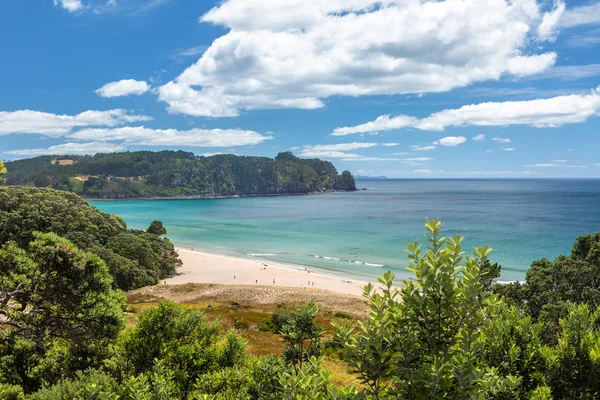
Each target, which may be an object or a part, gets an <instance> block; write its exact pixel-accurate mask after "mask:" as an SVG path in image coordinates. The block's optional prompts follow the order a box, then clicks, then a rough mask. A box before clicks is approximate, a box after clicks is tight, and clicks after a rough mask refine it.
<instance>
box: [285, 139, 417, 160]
mask: <svg viewBox="0 0 600 400" xmlns="http://www.w3.org/2000/svg"><path fill="white" fill-rule="evenodd" d="M398 145H399V143H372V142H352V143H338V144H317V145H306V146H303V147H302V148H292V150H300V153H299V155H300V157H307V158H339V159H342V160H344V161H398V160H399V159H397V158H388V157H373V156H364V155H360V154H355V153H347V151H352V150H360V149H368V148H373V147H378V146H382V147H394V146H398ZM397 154H407V153H397Z"/></svg>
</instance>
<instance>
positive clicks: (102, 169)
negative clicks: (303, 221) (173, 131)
mask: <svg viewBox="0 0 600 400" xmlns="http://www.w3.org/2000/svg"><path fill="white" fill-rule="evenodd" d="M61 159H69V160H72V161H74V164H73V165H59V164H58V163H56V162H55V161H56V160H61ZM53 160H54V162H55V163H54V164H53ZM8 165H9V171H10V172H9V174H8V175H7V182H8V184H10V185H30V186H37V187H51V188H54V189H59V190H66V191H71V192H75V193H77V194H79V195H82V196H85V197H90V198H105V199H123V198H134V197H156V196H160V197H173V196H234V195H241V196H252V195H268V194H269V195H272V194H294V193H297V194H300V193H313V192H322V191H328V190H356V186H355V183H354V177H353V176H352V174H351V173H350V172H348V171H344V172H343V173H342V175H339V176H338V173H337V170H336V169H335V167H334V166H333V165H332V164H331V163H330V162H327V161H321V160H316V159H314V160H303V159H300V158H297V157H295V156H294V155H293V154H291V153H281V154H279V155H278V156H277V157H276V158H275V159H271V158H266V157H241V156H235V155H231V154H222V155H216V156H212V157H196V156H194V154H192V153H187V152H183V151H177V152H175V151H160V152H150V151H138V152H131V153H116V154H96V155H95V156H93V157H90V156H85V157H78V156H62V157H48V156H42V157H36V158H32V159H29V160H18V161H12V162H10V163H9V164H8Z"/></svg>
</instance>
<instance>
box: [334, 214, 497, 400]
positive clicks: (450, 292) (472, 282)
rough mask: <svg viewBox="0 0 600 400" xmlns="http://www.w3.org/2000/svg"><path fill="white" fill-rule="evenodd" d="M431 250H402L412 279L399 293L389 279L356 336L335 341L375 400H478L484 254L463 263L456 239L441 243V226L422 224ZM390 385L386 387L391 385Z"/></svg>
mask: <svg viewBox="0 0 600 400" xmlns="http://www.w3.org/2000/svg"><path fill="white" fill-rule="evenodd" d="M426 228H427V230H428V232H429V234H430V237H429V246H428V247H427V248H426V249H425V250H424V249H423V247H422V246H421V245H419V244H418V243H417V242H414V243H406V247H407V249H408V253H409V259H410V260H411V264H410V268H409V270H410V271H412V272H413V273H414V275H415V278H414V279H413V280H411V281H407V282H405V283H404V284H403V285H402V286H401V288H400V289H397V288H394V287H393V278H394V275H393V274H392V273H391V272H388V273H386V274H385V275H384V277H383V278H380V282H381V283H382V285H383V289H382V290H381V293H378V292H377V291H375V290H374V288H373V286H372V285H370V284H369V285H368V286H367V287H366V288H365V293H364V296H365V298H366V299H367V301H368V303H369V305H370V309H371V311H370V315H369V319H368V320H367V321H365V322H359V323H358V327H357V331H356V332H353V327H352V325H351V324H349V323H345V324H343V325H341V326H340V327H339V332H338V335H339V338H340V340H341V341H342V342H343V343H345V344H346V347H347V350H348V351H347V358H348V360H349V362H350V363H351V364H352V365H353V366H354V368H355V369H356V371H357V372H358V373H359V374H360V376H361V378H362V380H363V382H364V384H366V385H367V386H368V388H369V392H370V394H371V395H372V396H373V397H374V398H377V399H378V398H381V396H382V395H386V394H388V393H394V394H395V395H397V396H400V397H402V398H419V397H420V396H423V395H424V394H425V393H427V396H428V398H431V399H433V398H448V397H450V398H467V397H469V396H472V395H474V394H475V393H477V386H478V378H479V377H480V376H481V371H480V370H479V369H478V366H477V362H478V355H477V350H478V344H477V342H478V339H479V336H480V333H479V332H480V329H481V327H482V325H483V323H484V314H483V310H484V307H485V305H486V304H487V300H486V298H487V294H486V292H485V290H484V287H483V285H482V272H481V266H482V264H483V263H484V262H485V261H486V259H487V256H488V255H489V254H490V253H491V249H490V248H489V247H487V246H486V247H483V248H478V249H475V251H474V256H473V257H463V255H464V252H463V251H462V247H461V244H462V242H463V240H464V238H463V237H461V236H456V237H454V238H446V237H440V232H441V223H440V222H439V221H438V220H430V221H427V224H426ZM390 383H391V384H392V386H391V387H390V386H389V384H390Z"/></svg>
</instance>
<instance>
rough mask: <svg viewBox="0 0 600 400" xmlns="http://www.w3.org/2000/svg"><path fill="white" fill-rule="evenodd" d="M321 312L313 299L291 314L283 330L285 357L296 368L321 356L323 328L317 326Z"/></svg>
mask: <svg viewBox="0 0 600 400" xmlns="http://www.w3.org/2000/svg"><path fill="white" fill-rule="evenodd" d="M319 310H320V308H319V306H318V305H316V304H315V301H314V299H312V300H311V301H310V302H309V303H308V304H305V305H303V306H301V307H299V308H298V310H297V311H296V312H293V313H291V314H290V318H289V319H288V321H287V322H286V323H285V325H283V328H282V329H281V336H282V338H283V340H284V341H285V342H286V343H287V348H286V349H285V353H284V357H285V359H286V360H287V361H288V362H290V363H291V364H292V365H293V366H294V368H295V367H296V366H299V367H302V363H303V362H304V361H306V360H308V359H309V358H310V357H313V356H317V357H318V356H319V355H320V354H321V336H322V335H323V327H321V326H317V325H315V318H317V315H318V314H319Z"/></svg>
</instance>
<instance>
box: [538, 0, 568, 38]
mask: <svg viewBox="0 0 600 400" xmlns="http://www.w3.org/2000/svg"><path fill="white" fill-rule="evenodd" d="M565 9H566V6H565V3H563V2H562V1H559V2H558V3H557V4H556V6H555V7H554V10H552V11H551V12H548V13H545V14H544V17H543V19H542V23H541V24H540V26H538V36H539V38H540V39H541V40H550V41H554V40H555V39H556V34H557V32H556V29H557V27H558V23H559V20H560V18H561V17H562V15H563V13H564V12H565Z"/></svg>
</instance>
